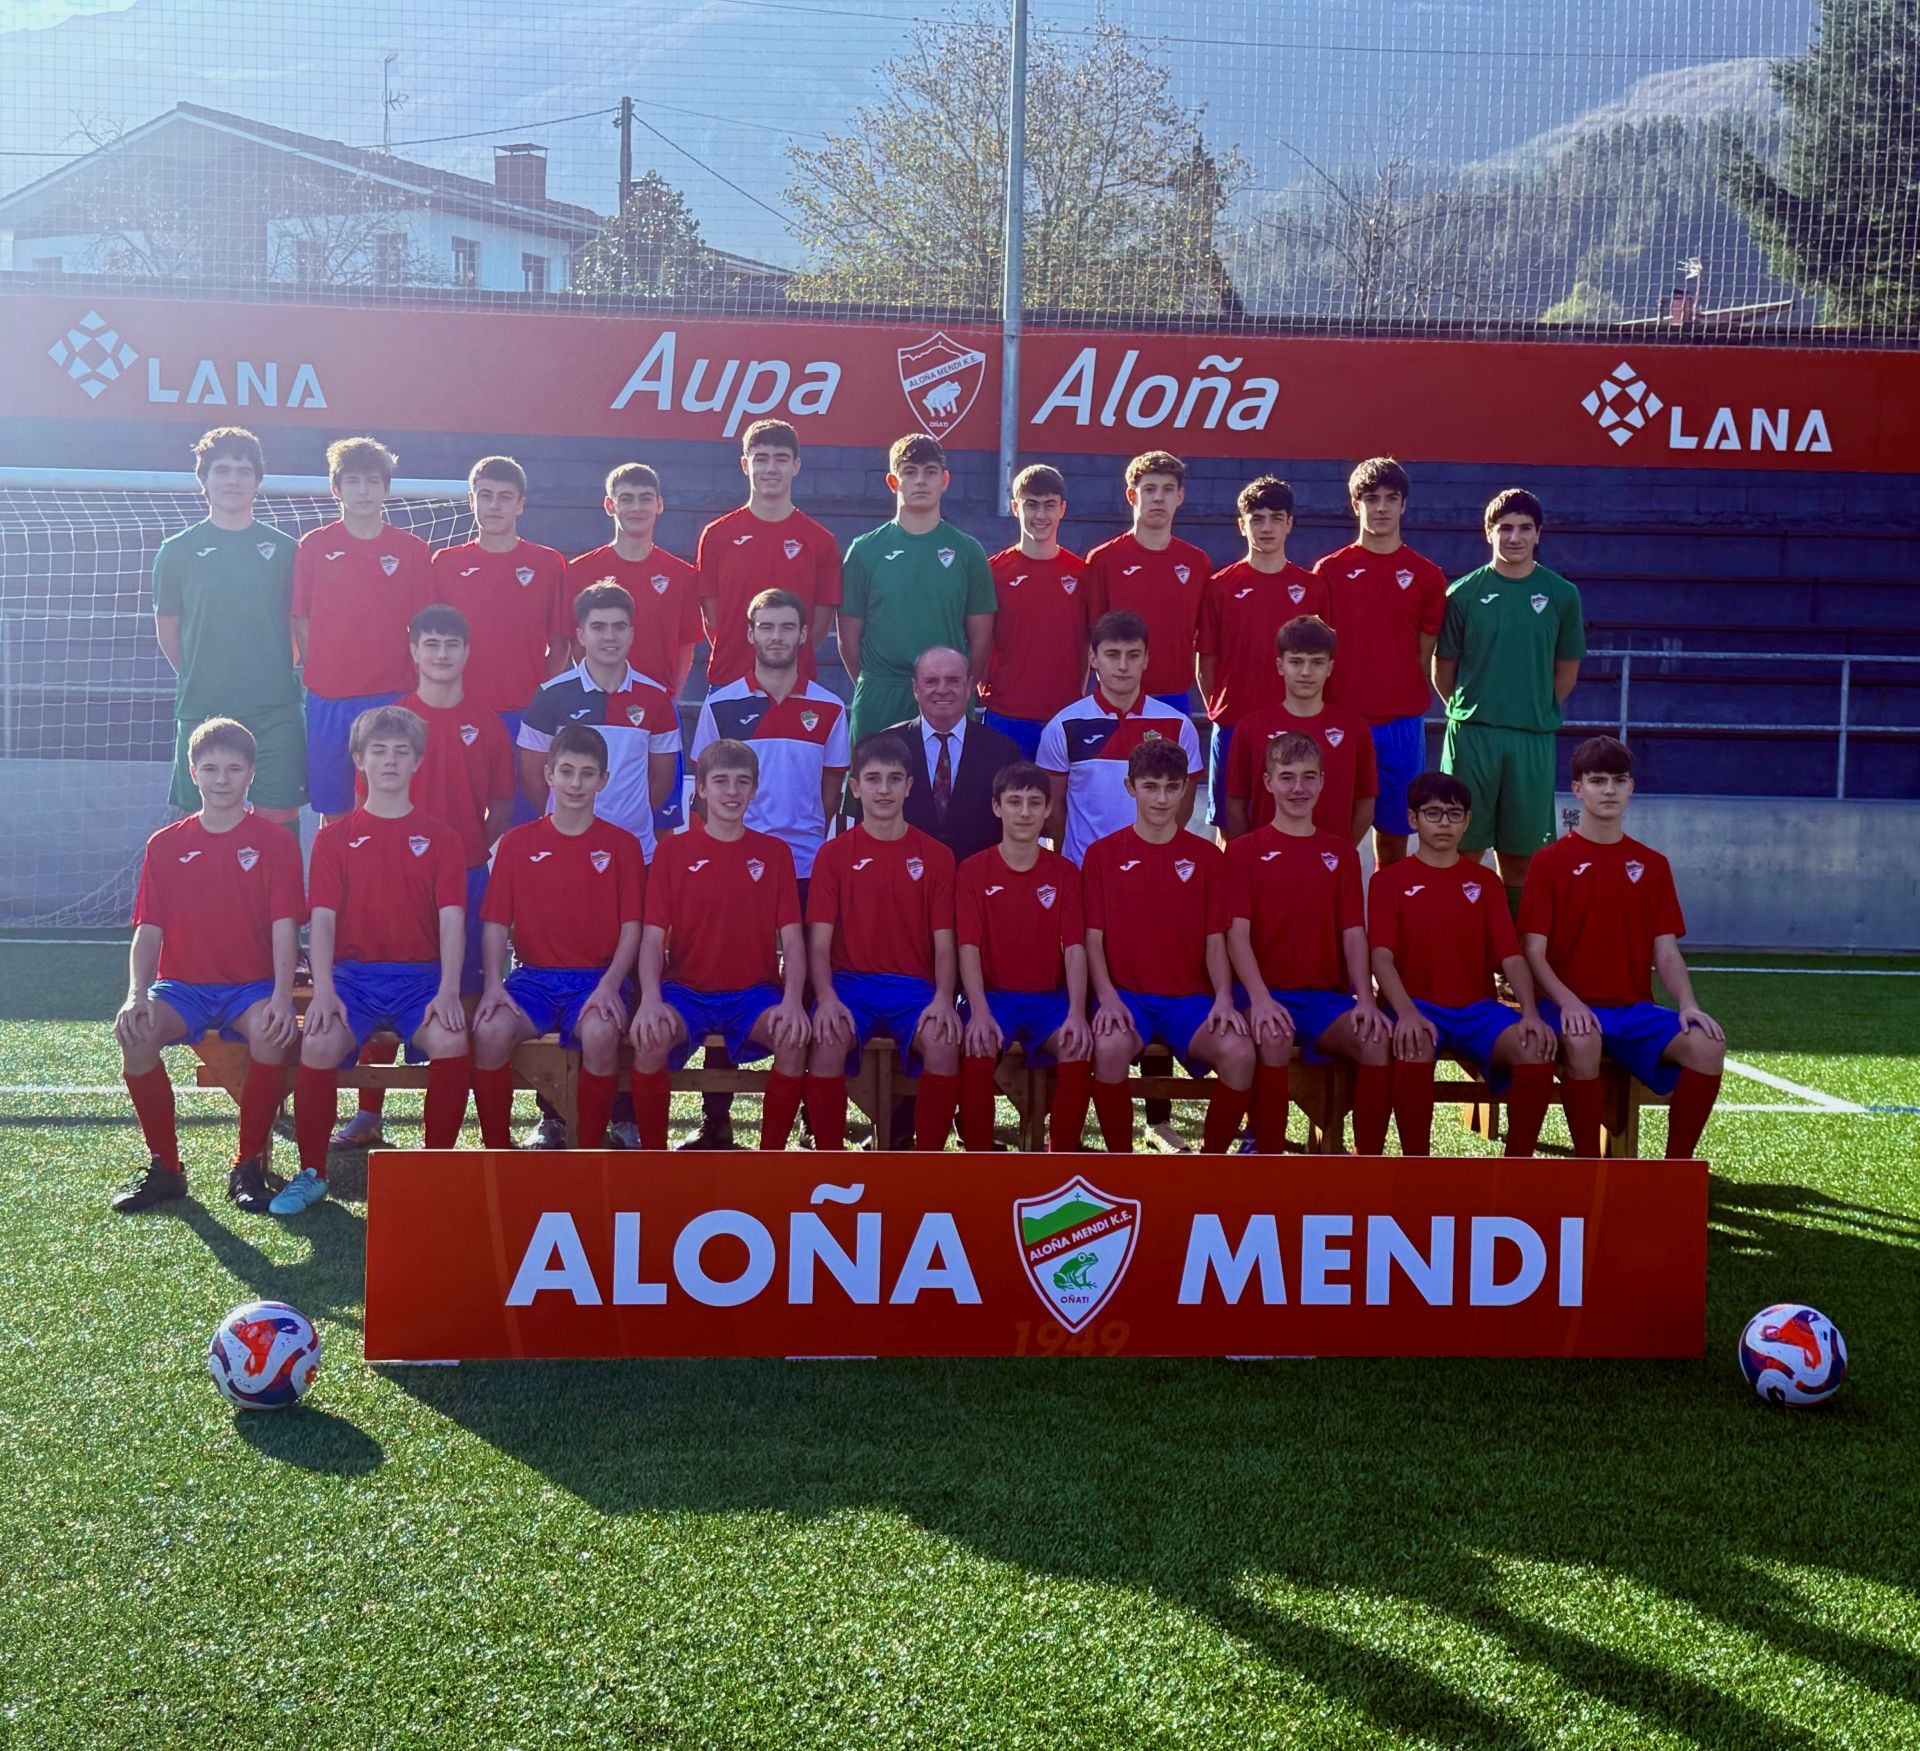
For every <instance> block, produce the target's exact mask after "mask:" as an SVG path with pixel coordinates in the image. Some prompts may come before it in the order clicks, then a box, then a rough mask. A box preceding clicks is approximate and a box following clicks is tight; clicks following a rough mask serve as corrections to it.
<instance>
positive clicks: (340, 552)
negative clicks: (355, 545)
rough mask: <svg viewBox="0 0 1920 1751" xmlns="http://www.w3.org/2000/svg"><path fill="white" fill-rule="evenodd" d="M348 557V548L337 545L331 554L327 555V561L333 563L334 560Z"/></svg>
mask: <svg viewBox="0 0 1920 1751" xmlns="http://www.w3.org/2000/svg"><path fill="white" fill-rule="evenodd" d="M346 557H347V550H346V549H345V548H344V547H336V548H335V549H334V550H333V551H332V552H331V553H330V554H328V555H327V563H328V564H329V565H331V564H332V563H333V561H334V560H336V559H345V558H346Z"/></svg>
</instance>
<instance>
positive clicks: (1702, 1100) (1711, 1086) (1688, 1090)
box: [1667, 1070, 1720, 1161]
mask: <svg viewBox="0 0 1920 1751" xmlns="http://www.w3.org/2000/svg"><path fill="white" fill-rule="evenodd" d="M1719 1098H1720V1078H1719V1077H1718V1076H1708V1075H1706V1074H1705V1073H1704V1072H1702V1071H1699V1070H1682V1071H1681V1072H1680V1080H1679V1082H1678V1083H1677V1084H1676V1085H1675V1087H1674V1091H1673V1096H1672V1098H1671V1099H1670V1100H1669V1101H1668V1102H1667V1159H1668V1160H1669V1161H1691V1160H1692V1159H1693V1157H1694V1155H1695V1154H1696V1153H1697V1151H1698V1150H1699V1148H1700V1133H1701V1132H1702V1131H1704V1130H1705V1129H1706V1128H1707V1118H1708V1115H1709V1114H1711V1113H1712V1111H1713V1103H1714V1102H1715V1101H1717V1100H1718V1099H1719Z"/></svg>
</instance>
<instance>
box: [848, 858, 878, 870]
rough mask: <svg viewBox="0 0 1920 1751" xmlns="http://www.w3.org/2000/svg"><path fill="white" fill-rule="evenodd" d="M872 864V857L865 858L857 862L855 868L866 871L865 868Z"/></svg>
mask: <svg viewBox="0 0 1920 1751" xmlns="http://www.w3.org/2000/svg"><path fill="white" fill-rule="evenodd" d="M871 862H873V859H872V858H870V857H863V858H860V859H859V860H858V861H857V862H855V864H854V866H853V867H854V868H855V869H856V870H861V869H865V868H866V867H867V865H868V864H870V863H871Z"/></svg>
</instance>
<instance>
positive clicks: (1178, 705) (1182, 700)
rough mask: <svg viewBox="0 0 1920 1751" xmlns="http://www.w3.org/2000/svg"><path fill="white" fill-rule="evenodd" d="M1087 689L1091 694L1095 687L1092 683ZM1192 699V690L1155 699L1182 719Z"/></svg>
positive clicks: (1157, 694) (1165, 694)
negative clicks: (1171, 708) (1168, 706)
mask: <svg viewBox="0 0 1920 1751" xmlns="http://www.w3.org/2000/svg"><path fill="white" fill-rule="evenodd" d="M1087 687H1088V691H1089V692H1091V691H1092V687H1093V684H1092V682H1091V681H1089V682H1088V684H1087ZM1192 697H1193V690H1192V689H1191V688H1188V689H1187V690H1185V691H1184V692H1180V693H1156V694H1155V695H1154V698H1155V699H1157V700H1159V701H1160V703H1161V704H1162V705H1170V706H1172V707H1173V709H1174V710H1175V711H1177V712H1179V714H1180V715H1181V716H1182V717H1185V716H1186V715H1187V712H1188V710H1189V708H1190V702H1191V700H1192Z"/></svg>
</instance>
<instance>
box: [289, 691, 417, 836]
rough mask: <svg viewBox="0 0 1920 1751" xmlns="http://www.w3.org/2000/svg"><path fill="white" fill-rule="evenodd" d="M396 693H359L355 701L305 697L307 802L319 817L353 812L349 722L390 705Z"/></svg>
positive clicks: (350, 724) (351, 725)
mask: <svg viewBox="0 0 1920 1751" xmlns="http://www.w3.org/2000/svg"><path fill="white" fill-rule="evenodd" d="M399 697H400V695H399V694H397V693H362V694H361V695H360V696H359V697H358V698H357V699H328V698H327V697H326V696H325V695H323V694H319V693H309V694H308V695H307V800H308V801H309V802H310V803H312V805H313V807H314V809H315V811H316V812H317V813H319V814H322V815H345V814H350V813H351V812H352V810H353V779H354V771H353V755H352V754H351V753H350V752H349V751H348V744H349V742H350V741H351V739H352V736H353V720H354V719H355V718H357V717H358V716H359V715H360V714H361V712H363V711H371V710H373V708H374V707H375V706H376V705H391V704H393V702H394V701H395V700H396V699H398V698H399Z"/></svg>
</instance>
